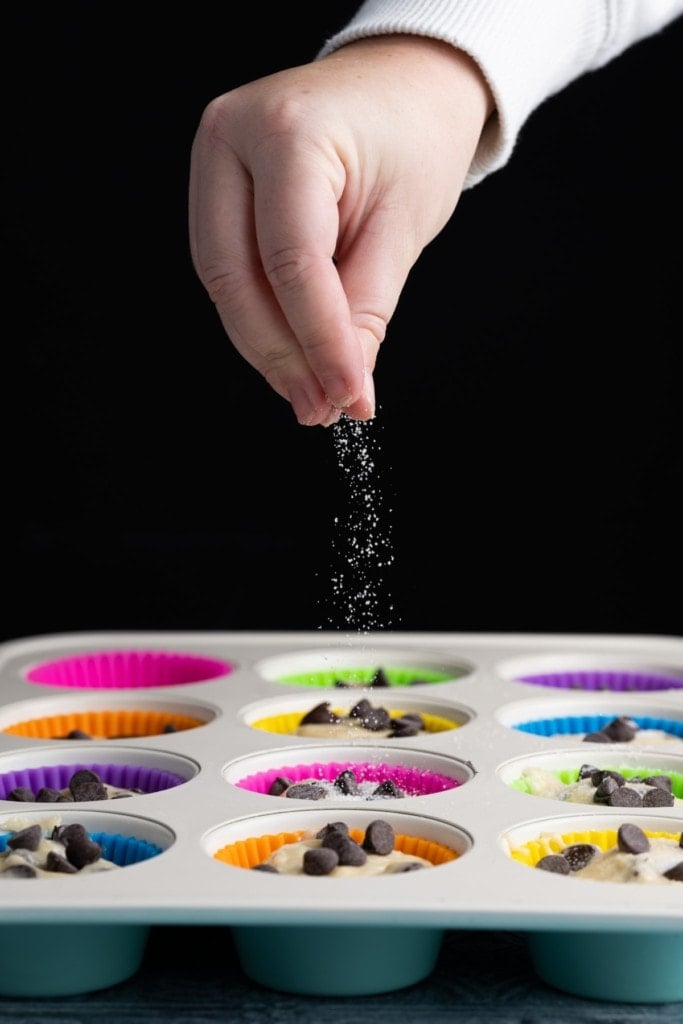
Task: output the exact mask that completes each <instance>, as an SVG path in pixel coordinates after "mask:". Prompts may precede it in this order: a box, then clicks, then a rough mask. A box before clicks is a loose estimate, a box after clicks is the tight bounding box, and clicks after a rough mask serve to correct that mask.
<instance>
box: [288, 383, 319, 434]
mask: <svg viewBox="0 0 683 1024" xmlns="http://www.w3.org/2000/svg"><path fill="white" fill-rule="evenodd" d="M289 401H290V404H291V406H292V409H293V410H294V415H295V416H296V418H297V420H298V421H299V423H300V424H301V425H302V426H303V427H310V426H311V425H312V424H313V422H314V420H315V419H316V415H315V406H314V405H313V403H312V402H311V400H310V399H309V397H308V395H307V394H306V392H305V391H304V389H303V388H297V387H294V388H290V389H289Z"/></svg>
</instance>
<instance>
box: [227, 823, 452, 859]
mask: <svg viewBox="0 0 683 1024" xmlns="http://www.w3.org/2000/svg"><path fill="white" fill-rule="evenodd" d="M307 834H310V833H307V832H306V830H305V829H299V830H298V831H296V832H278V833H277V834H276V835H265V836H253V837H252V838H250V839H242V840H240V841H239V842H236V843H229V844H228V845H227V846H222V847H221V848H220V849H219V850H216V852H215V853H214V855H213V856H214V857H215V859H216V860H220V861H223V863H224V864H230V865H231V866H232V867H234V868H253V867H255V866H256V865H257V864H262V863H263V861H264V860H267V859H268V857H269V856H270V855H271V853H273V852H274V851H275V850H279V849H280V847H281V846H285V845H287V844H288V843H298V842H299V841H300V840H301V839H303V838H304V836H305V835H307ZM349 835H350V836H351V838H352V839H355V840H356V842H357V843H362V842H363V838H364V836H365V832H364V831H363V829H359V828H350V829H349ZM394 849H395V850H399V851H400V852H401V853H406V854H410V855H411V856H413V857H424V859H425V860H428V861H430V862H431V863H432V864H434V866H437V865H439V864H446V863H447V862H448V861H451V860H456V859H457V857H458V854H457V853H456V851H455V850H451V848H450V847H448V846H443V845H442V844H441V843H434V842H432V841H431V840H430V839H422V838H420V836H407V835H397V836H396V837H395V840H394Z"/></svg>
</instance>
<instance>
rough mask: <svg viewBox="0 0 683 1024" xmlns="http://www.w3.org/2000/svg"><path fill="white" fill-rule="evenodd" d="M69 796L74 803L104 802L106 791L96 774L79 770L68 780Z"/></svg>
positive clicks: (86, 769) (86, 770)
mask: <svg viewBox="0 0 683 1024" xmlns="http://www.w3.org/2000/svg"><path fill="white" fill-rule="evenodd" d="M69 789H70V791H71V795H72V797H73V798H74V800H76V801H79V802H80V801H83V800H106V799H107V789H106V787H105V785H104V783H103V782H102V781H101V780H100V777H99V775H97V773H96V772H94V771H91V769H90V768H81V769H79V770H78V771H77V772H74V773H73V775H72V776H71V779H70V780H69Z"/></svg>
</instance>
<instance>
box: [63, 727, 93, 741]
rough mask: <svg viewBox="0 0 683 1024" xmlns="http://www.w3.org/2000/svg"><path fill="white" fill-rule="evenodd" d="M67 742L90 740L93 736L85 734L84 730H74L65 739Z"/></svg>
mask: <svg viewBox="0 0 683 1024" xmlns="http://www.w3.org/2000/svg"><path fill="white" fill-rule="evenodd" d="M64 739H65V740H90V739H92V736H90V734H89V733H87V732H83V730H82V729H72V730H71V732H68V733H67V734H66V736H65V737H64Z"/></svg>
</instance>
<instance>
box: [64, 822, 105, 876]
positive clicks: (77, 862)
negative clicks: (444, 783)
mask: <svg viewBox="0 0 683 1024" xmlns="http://www.w3.org/2000/svg"><path fill="white" fill-rule="evenodd" d="M55 832H56V833H57V835H56V836H55V838H57V839H58V841H59V842H60V843H61V844H62V845H63V846H64V849H65V851H66V858H67V860H68V861H70V862H71V863H72V864H73V865H74V867H77V868H78V869H79V871H80V869H81V868H83V867H85V866H86V864H94V863H95V862H96V861H98V860H99V859H100V857H101V856H102V847H101V846H100V844H99V843H95V842H93V840H92V839H91V838H90V836H89V835H88V833H87V832H86V830H85V828H84V826H83V825H80V824H78V823H74V824H72V825H63V826H60V827H59V828H57V829H55Z"/></svg>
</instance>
